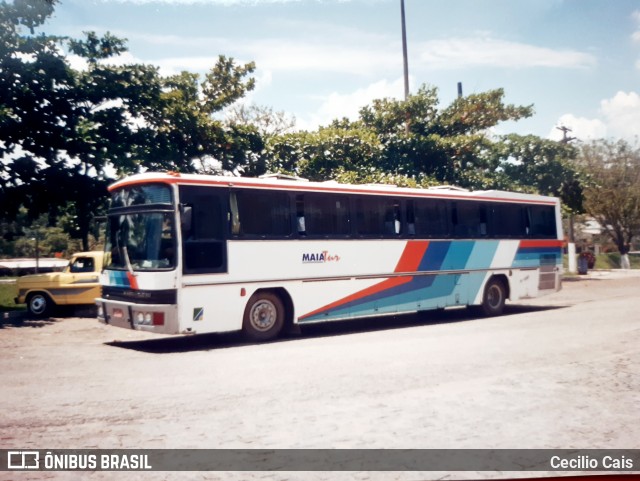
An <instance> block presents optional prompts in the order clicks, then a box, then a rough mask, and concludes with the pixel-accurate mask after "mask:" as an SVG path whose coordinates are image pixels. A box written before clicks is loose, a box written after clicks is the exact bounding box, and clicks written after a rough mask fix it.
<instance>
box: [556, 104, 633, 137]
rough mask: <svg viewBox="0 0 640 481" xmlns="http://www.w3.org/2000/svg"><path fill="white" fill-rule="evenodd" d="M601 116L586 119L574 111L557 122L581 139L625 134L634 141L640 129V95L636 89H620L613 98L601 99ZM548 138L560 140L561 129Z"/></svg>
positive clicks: (623, 135) (622, 135)
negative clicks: (628, 90) (629, 90)
mask: <svg viewBox="0 0 640 481" xmlns="http://www.w3.org/2000/svg"><path fill="white" fill-rule="evenodd" d="M600 113H601V117H600V118H596V119H587V118H585V117H576V116H575V115H573V114H565V115H562V116H561V117H560V118H559V119H558V122H557V123H556V125H557V126H565V127H569V128H570V129H571V132H570V135H571V136H572V137H577V138H578V139H580V140H592V139H598V138H606V137H613V138H622V139H626V140H629V141H635V140H636V139H637V137H638V135H639V133H640V95H638V94H637V93H636V92H629V93H627V92H618V93H616V94H615V95H614V96H613V97H612V98H610V99H604V100H602V101H600ZM549 138H550V139H554V140H560V139H561V138H562V132H560V131H559V130H557V129H556V128H554V129H552V131H551V132H549Z"/></svg>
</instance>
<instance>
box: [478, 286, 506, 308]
mask: <svg viewBox="0 0 640 481" xmlns="http://www.w3.org/2000/svg"><path fill="white" fill-rule="evenodd" d="M506 299H507V289H506V288H505V286H504V282H502V280H500V279H496V278H495V277H493V278H491V279H489V282H487V285H486V286H485V287H484V295H483V296H482V304H481V305H480V306H479V307H480V313H481V314H482V315H484V316H487V317H491V316H499V315H500V314H502V311H503V310H504V303H505V301H506Z"/></svg>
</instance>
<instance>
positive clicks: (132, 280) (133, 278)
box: [127, 272, 138, 290]
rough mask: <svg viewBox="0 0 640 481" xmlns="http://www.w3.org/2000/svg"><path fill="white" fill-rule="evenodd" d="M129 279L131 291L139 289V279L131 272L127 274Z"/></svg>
mask: <svg viewBox="0 0 640 481" xmlns="http://www.w3.org/2000/svg"><path fill="white" fill-rule="evenodd" d="M127 279H128V280H129V285H130V286H131V289H136V290H137V289H138V279H136V276H134V275H133V274H132V273H131V272H127Z"/></svg>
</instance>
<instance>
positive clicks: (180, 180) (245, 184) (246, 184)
mask: <svg viewBox="0 0 640 481" xmlns="http://www.w3.org/2000/svg"><path fill="white" fill-rule="evenodd" d="M238 179H242V180H238ZM245 179H248V178H247V177H235V178H234V177H228V178H220V179H198V178H194V177H191V178H189V177H181V176H177V177H170V176H166V177H165V176H162V175H159V176H158V177H155V178H154V177H145V178H143V179H123V180H120V181H117V182H115V183H114V184H111V185H110V186H109V187H108V190H109V191H110V192H111V191H113V190H116V189H119V188H121V187H131V186H134V185H140V184H149V183H164V184H182V185H186V184H191V185H217V186H224V187H230V188H248V189H255V188H258V189H270V190H285V191H286V190H288V191H293V192H323V193H324V192H332V193H335V194H355V195H357V194H363V195H384V196H390V197H412V198H436V199H451V200H478V201H481V202H510V203H519V204H537V205H556V201H555V200H554V199H553V198H550V199H549V200H546V199H518V198H511V197H498V196H496V197H494V196H483V195H474V194H475V192H473V191H470V192H468V193H466V194H467V195H464V194H463V195H456V194H455V192H437V191H435V192H434V191H429V190H427V189H422V190H421V189H407V190H404V188H402V187H399V188H396V189H393V188H388V189H376V188H375V187H371V186H368V185H350V184H333V185H327V186H324V185H321V184H319V183H306V182H300V184H299V185H292V184H279V183H273V182H268V181H267V182H260V181H257V182H256V181H253V180H250V181H247V180H245ZM480 192H482V191H480ZM505 193H506V194H509V192H505Z"/></svg>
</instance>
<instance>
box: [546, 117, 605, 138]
mask: <svg viewBox="0 0 640 481" xmlns="http://www.w3.org/2000/svg"><path fill="white" fill-rule="evenodd" d="M557 127H567V128H569V129H571V131H570V132H567V135H568V136H570V137H575V138H578V139H580V140H594V139H600V138H603V137H606V136H607V126H606V125H605V123H604V122H603V121H602V120H600V119H587V118H585V117H576V116H575V115H573V114H565V115H562V116H561V117H560V118H559V119H558V122H557V123H556V127H554V128H553V129H551V132H549V135H548V138H549V139H551V140H562V137H563V133H562V131H560V130H559V129H558V128H557Z"/></svg>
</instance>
